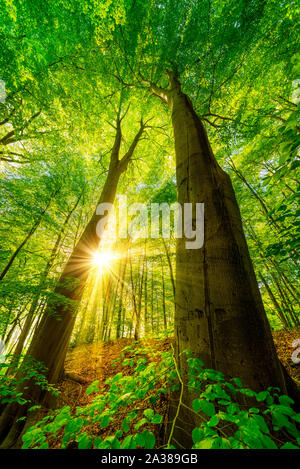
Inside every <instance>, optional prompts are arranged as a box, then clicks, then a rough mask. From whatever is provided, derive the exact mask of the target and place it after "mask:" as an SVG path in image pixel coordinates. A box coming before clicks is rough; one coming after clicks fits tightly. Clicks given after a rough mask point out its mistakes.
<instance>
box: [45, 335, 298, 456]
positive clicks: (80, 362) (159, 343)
mask: <svg viewBox="0 0 300 469" xmlns="http://www.w3.org/2000/svg"><path fill="white" fill-rule="evenodd" d="M273 337H274V342H275V346H276V349H277V353H278V356H279V358H280V360H281V362H282V363H283V364H284V365H285V366H286V367H287V370H288V372H289V373H290V375H291V376H292V377H293V378H294V379H295V380H296V381H297V382H298V383H299V384H300V366H299V365H298V366H295V365H294V366H293V363H292V360H291V356H292V353H293V351H294V348H293V347H292V343H293V341H294V340H295V339H300V329H298V330H294V331H274V332H273ZM170 342H171V340H170V339H165V340H155V339H149V340H145V341H143V345H144V346H146V349H147V347H148V348H149V350H151V352H153V350H159V351H162V350H165V351H167V350H169V349H170ZM133 343H134V339H119V340H111V341H109V342H105V343H96V344H87V345H80V346H77V347H75V348H74V349H72V350H70V351H69V353H68V355H67V358H66V363H65V371H66V373H67V376H71V377H72V376H73V375H74V376H75V379H76V377H77V378H79V380H80V382H78V381H77V380H73V379H70V378H67V379H64V380H63V381H62V382H61V384H60V388H59V390H60V402H59V407H62V406H63V405H68V406H70V408H71V409H72V410H74V409H75V408H76V407H77V406H80V407H83V406H86V405H88V404H91V402H92V401H93V399H94V394H91V395H87V394H85V391H86V389H87V387H88V386H90V384H91V383H92V382H94V381H96V380H99V390H100V393H101V391H102V392H105V391H107V389H108V386H107V385H106V384H105V381H106V380H107V378H110V377H113V376H114V375H115V374H116V373H119V372H122V373H123V374H124V375H125V374H127V375H130V374H132V373H133V371H134V367H133V368H130V366H126V367H124V366H123V365H122V360H121V361H120V362H118V361H117V359H118V358H119V357H120V355H121V353H122V350H123V349H124V348H125V347H128V346H129V345H131V344H133ZM149 355H150V356H149V358H150V360H154V359H155V356H154V357H153V354H152V353H151V354H149ZM127 356H128V355H126V357H127ZM129 358H130V355H129ZM112 362H114V363H113V364H112ZM146 408H147V404H145V409H146ZM167 408H168V396H165V395H163V394H162V395H161V398H160V399H159V400H158V401H157V403H156V404H155V405H154V406H153V410H154V411H155V413H158V414H160V415H164V416H166V413H167ZM129 410H134V408H132V409H128V408H127V412H128V411H129ZM123 418H124V416H123V415H120V416H119V418H115V420H114V422H113V427H114V428H112V425H109V427H108V428H107V429H104V430H103V429H100V430H99V429H96V428H95V429H93V432H95V433H96V434H97V433H99V436H100V435H101V437H102V438H103V437H105V436H107V435H108V434H111V433H112V432H115V431H117V430H118V429H119V428H121V422H122V420H123ZM147 428H148V429H149V430H150V431H153V432H155V433H157V426H156V428H154V426H151V425H149V426H148V427H147ZM156 436H159V435H156ZM60 443H61V439H60V438H59V437H58V438H56V439H55V440H53V441H52V442H51V444H50V447H52V448H59V447H60Z"/></svg>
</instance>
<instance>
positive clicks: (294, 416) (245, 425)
mask: <svg viewBox="0 0 300 469" xmlns="http://www.w3.org/2000/svg"><path fill="white" fill-rule="evenodd" d="M188 363H189V370H190V380H189V383H188V386H189V389H190V390H193V392H195V396H196V397H195V399H194V400H193V402H192V409H190V411H191V412H192V413H194V414H197V416H198V417H199V420H200V423H199V426H197V427H196V428H194V430H193V432H192V438H193V443H194V446H193V448H200V449H201V448H206V449H210V448H211V449H218V448H220V449H221V448H222V449H251V448H252V449H279V448H280V449H300V425H299V424H300V414H298V413H296V412H295V411H294V409H293V407H292V406H293V404H294V401H293V400H292V399H291V398H290V397H288V396H286V395H282V394H281V393H280V389H279V388H272V387H269V388H268V389H266V390H264V391H261V392H255V391H253V390H252V389H249V388H246V387H244V386H243V385H242V382H241V380H240V379H239V378H233V379H228V378H226V377H225V376H224V374H223V373H220V372H219V371H216V370H213V369H205V368H204V366H203V363H202V362H201V360H199V359H197V358H192V357H190V358H188ZM249 400H251V402H252V403H253V404H252V405H251V406H249Z"/></svg>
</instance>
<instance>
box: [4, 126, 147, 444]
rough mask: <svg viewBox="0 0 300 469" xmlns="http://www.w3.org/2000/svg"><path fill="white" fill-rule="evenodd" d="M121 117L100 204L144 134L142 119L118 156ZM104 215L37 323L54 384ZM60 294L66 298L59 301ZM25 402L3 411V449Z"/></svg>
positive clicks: (35, 390) (37, 396)
mask: <svg viewBox="0 0 300 469" xmlns="http://www.w3.org/2000/svg"><path fill="white" fill-rule="evenodd" d="M121 120H122V119H120V118H119V117H118V119H117V127H116V137H115V141H114V146H113V148H112V152H111V159H110V166H109V170H108V174H107V178H106V181H105V184H104V187H103V189H102V192H101V196H100V198H99V200H98V205H99V204H101V203H111V204H113V202H114V199H115V195H116V190H117V186H118V182H119V179H120V176H121V174H122V173H123V172H124V171H126V169H127V166H128V163H129V161H130V160H131V157H132V155H133V153H134V150H135V148H136V146H137V144H138V142H139V140H140V138H141V136H142V133H143V131H144V129H145V125H144V124H143V122H141V125H140V129H139V131H138V132H137V134H136V136H135V138H134V139H133V142H132V144H131V145H130V147H129V150H128V151H127V153H126V154H125V155H124V156H123V157H122V158H121V159H119V151H120V145H121V137H122V134H121ZM105 215H106V214H104V215H97V214H96V211H95V212H94V214H93V216H92V218H91V220H90V221H89V223H88V225H87V226H86V228H85V230H84V232H83V234H82V235H81V237H80V239H79V241H78V242H77V244H76V246H75V248H74V250H73V252H72V254H71V256H70V257H69V260H68V262H67V263H66V266H65V268H64V270H63V272H62V274H61V277H60V280H59V282H58V285H57V287H56V288H55V291H54V293H55V296H54V297H53V299H52V300H50V301H49V303H48V305H47V309H46V311H45V313H44V314H43V317H42V319H41V322H40V324H39V325H38V327H37V329H36V331H35V333H34V336H33V338H32V342H31V344H30V347H29V349H28V352H27V353H28V355H29V356H31V357H32V358H34V359H36V360H37V361H39V362H42V363H43V364H44V365H45V366H46V367H47V369H48V371H47V374H46V377H47V379H48V381H49V383H51V384H55V383H57V382H58V381H59V379H60V378H61V377H62V376H63V368H64V361H65V357H66V354H67V350H68V347H69V343H70V339H71V334H72V331H73V328H74V323H75V319H76V310H77V305H78V303H79V301H80V300H81V298H82V294H83V290H84V286H85V283H86V280H87V278H88V276H89V273H90V269H91V261H92V256H93V253H94V252H95V251H96V250H97V248H98V246H99V242H100V240H99V237H98V235H97V232H96V226H97V224H98V222H99V221H100V220H101V218H103V217H104V216H105ZM58 297H59V298H61V299H62V300H63V301H60V302H58V301H57V300H58ZM26 386H27V389H24V384H23V385H22V388H21V389H20V390H22V392H23V396H24V397H25V398H28V399H30V400H31V401H33V402H35V403H42V404H43V405H44V406H50V407H53V405H54V403H53V400H52V398H51V395H50V394H49V393H45V392H43V391H42V390H41V388H40V387H37V386H35V385H34V384H33V383H31V382H30V383H26ZM31 405H32V404H30V406H31ZM26 410H27V409H26V405H24V406H22V407H20V406H18V405H16V404H14V403H13V404H9V405H7V406H6V408H5V409H4V411H3V412H2V415H1V419H0V441H2V444H1V447H2V448H9V447H12V446H13V445H14V443H15V441H16V438H17V437H18V435H19V434H20V431H21V429H22V427H23V425H24V422H17V421H16V420H17V419H18V418H20V417H21V416H24V415H25V414H26Z"/></svg>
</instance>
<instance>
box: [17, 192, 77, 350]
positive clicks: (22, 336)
mask: <svg viewBox="0 0 300 469" xmlns="http://www.w3.org/2000/svg"><path fill="white" fill-rule="evenodd" d="M81 197H82V193H81V194H80V195H79V197H78V198H77V200H76V202H75V204H74V206H73V207H72V209H71V210H70V211H69V213H68V214H67V216H66V218H65V221H64V223H63V226H62V228H61V230H60V232H59V234H58V236H57V238H56V241H55V244H54V246H53V248H52V251H51V254H50V257H49V259H48V262H47V264H46V267H45V269H44V271H43V273H42V276H41V281H40V284H39V287H38V292H37V294H36V295H35V297H34V299H33V301H32V303H31V306H30V310H29V311H28V314H27V316H26V319H25V322H24V324H23V327H22V330H21V334H20V336H19V338H18V342H17V345H16V348H15V350H14V354H13V358H14V359H15V358H17V357H18V356H19V355H20V354H21V353H22V350H23V346H24V343H25V340H26V337H27V335H28V334H29V331H30V328H31V326H32V323H33V321H34V313H35V311H36V308H37V306H38V302H39V299H40V295H41V290H42V287H43V284H44V282H45V280H46V278H47V277H48V275H49V272H50V270H51V267H52V265H53V263H54V261H55V257H56V254H57V252H58V248H59V245H60V242H61V238H62V236H63V234H64V232H65V229H66V227H67V225H68V223H69V220H70V218H71V216H72V214H73V212H74V211H75V210H76V208H77V206H78V204H79V201H80V199H81Z"/></svg>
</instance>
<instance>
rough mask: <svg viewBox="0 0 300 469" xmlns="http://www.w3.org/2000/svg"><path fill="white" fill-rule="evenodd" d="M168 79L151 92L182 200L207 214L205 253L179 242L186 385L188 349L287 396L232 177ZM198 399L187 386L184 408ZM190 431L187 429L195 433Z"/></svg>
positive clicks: (184, 415) (185, 440)
mask: <svg viewBox="0 0 300 469" xmlns="http://www.w3.org/2000/svg"><path fill="white" fill-rule="evenodd" d="M169 78H170V84H171V89H170V90H167V91H166V90H163V89H160V88H159V89H158V88H157V87H155V86H154V87H153V88H152V89H153V92H154V93H156V94H159V95H160V97H164V98H165V99H166V101H167V102H168V104H169V105H170V107H171V109H172V124H173V131H174V138H175V153H176V174H177V192H178V202H179V203H180V204H181V205H182V206H183V204H184V203H193V204H196V203H200V202H201V203H204V217H205V227H204V228H205V234H204V245H203V247H202V248H201V249H187V248H186V245H185V243H186V241H189V240H187V239H186V238H184V237H183V238H178V240H177V250H176V310H175V343H176V355H177V361H178V364H179V367H180V370H181V375H182V379H183V382H184V383H185V384H186V383H187V382H188V363H187V358H186V356H185V354H183V353H182V352H183V351H184V350H190V352H191V353H192V355H193V356H195V357H198V358H199V359H200V360H202V361H203V363H204V365H205V366H206V367H208V368H214V369H217V370H220V371H221V372H223V373H224V374H226V375H228V376H233V377H234V376H239V377H240V378H241V379H242V382H243V383H244V385H246V386H249V387H251V388H253V389H254V390H262V389H266V388H267V387H268V386H278V387H280V388H281V390H282V391H283V392H286V386H285V381H284V378H283V372H282V369H281V366H280V363H279V360H278V358H277V355H276V350H275V346H274V343H273V339H272V334H271V330H270V326H269V323H268V320H267V317H266V314H265V311H264V307H263V304H262V300H261V296H260V292H259V288H258V285H257V281H256V278H255V274H254V270H253V266H252V262H251V259H250V256H249V252H248V247H247V243H246V240H245V236H244V232H243V227H242V222H241V216H240V211H239V207H238V204H237V202H236V198H235V194H234V190H233V187H232V184H231V181H230V178H229V176H228V175H227V174H226V173H225V172H224V171H223V170H222V169H221V168H220V166H219V165H218V163H217V161H216V159H215V157H214V155H213V152H212V149H211V147H210V144H209V141H208V137H207V134H206V131H205V129H204V127H203V124H202V122H201V120H200V118H199V117H198V116H197V114H196V113H195V111H194V109H193V106H192V103H191V101H190V99H189V98H188V97H187V96H186V95H185V94H184V93H183V92H182V90H181V87H180V83H179V82H178V80H177V78H176V77H175V76H174V75H173V74H172V73H170V75H169ZM183 226H184V225H183ZM193 398H194V395H193V393H192V392H191V391H189V389H188V388H187V387H186V388H185V390H184V395H183V401H184V404H185V405H187V406H188V407H189V408H192V400H193ZM177 404H178V402H177ZM176 408H177V407H176ZM179 418H180V424H181V426H182V425H185V422H188V423H189V424H191V425H193V424H194V423H195V426H197V423H198V420H197V418H196V417H194V414H192V412H190V411H189V410H186V408H185V407H183V406H181V407H180V413H179ZM195 419H196V420H195ZM193 420H195V422H193ZM191 428H193V427H192V426H190V425H187V426H186V427H184V429H186V430H188V431H189V433H190V429H191ZM174 438H176V440H177V441H179V443H180V444H182V445H183V447H185V448H187V447H189V445H191V444H192V442H191V438H190V437H185V433H184V432H182V431H181V430H178V429H176V431H175V433H174Z"/></svg>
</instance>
